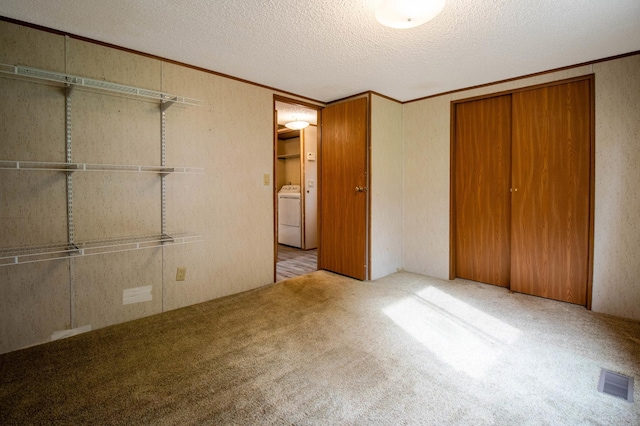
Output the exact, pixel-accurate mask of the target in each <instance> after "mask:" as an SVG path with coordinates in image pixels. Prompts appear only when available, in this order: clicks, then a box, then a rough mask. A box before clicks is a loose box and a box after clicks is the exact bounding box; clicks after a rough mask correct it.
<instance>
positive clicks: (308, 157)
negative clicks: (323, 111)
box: [274, 96, 320, 282]
mask: <svg viewBox="0 0 640 426" xmlns="http://www.w3.org/2000/svg"><path fill="white" fill-rule="evenodd" d="M274 109H275V114H274V117H275V129H276V130H275V137H274V153H275V159H274V203H275V209H274V212H275V217H274V223H275V243H276V244H275V246H276V250H275V281H276V282H278V281H282V280H285V279H288V278H292V277H295V276H299V275H304V274H308V273H310V272H313V271H316V270H317V269H318V201H319V200H318V194H319V192H318V160H319V159H318V152H319V150H318V147H319V138H320V131H319V127H318V121H319V110H320V107H319V106H314V105H309V104H304V103H300V101H295V100H293V99H287V98H283V97H279V96H276V97H275V99H274ZM294 122H296V123H295V124H292V123H294ZM296 124H297V125H296Z"/></svg>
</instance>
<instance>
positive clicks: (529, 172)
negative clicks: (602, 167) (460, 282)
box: [454, 79, 592, 305]
mask: <svg viewBox="0 0 640 426" xmlns="http://www.w3.org/2000/svg"><path fill="white" fill-rule="evenodd" d="M455 108H456V109H455V120H456V122H455V140H454V143H455V189H454V196H455V202H454V205H455V213H454V214H455V275H456V276H457V277H460V278H467V279H471V280H474V281H480V282H485V283H489V284H495V285H500V286H507V287H509V288H511V290H513V291H516V292H521V293H527V294H532V295H536V296H541V297H546V298H550V299H555V300H561V301H565V302H570V303H576V304H580V305H586V304H587V298H588V294H587V289H588V280H589V234H590V211H591V204H590V194H591V155H592V154H591V152H592V147H591V143H592V138H591V131H592V130H591V129H592V123H591V116H592V114H591V108H592V106H591V80H589V79H586V80H578V81H571V82H567V83H561V84H555V85H549V86H545V87H541V88H534V89H529V90H523V91H518V92H514V93H511V94H507V95H503V96H498V97H494V98H485V99H481V100H475V101H470V102H463V103H458V104H456V105H455ZM505 253H506V254H505Z"/></svg>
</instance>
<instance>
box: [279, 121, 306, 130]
mask: <svg viewBox="0 0 640 426" xmlns="http://www.w3.org/2000/svg"><path fill="white" fill-rule="evenodd" d="M308 125H309V123H308V122H307V121H302V120H296V119H294V121H290V122H288V123H286V124H285V125H284V127H286V128H288V129H291V130H302V129H304V128H305V127H307V126H308Z"/></svg>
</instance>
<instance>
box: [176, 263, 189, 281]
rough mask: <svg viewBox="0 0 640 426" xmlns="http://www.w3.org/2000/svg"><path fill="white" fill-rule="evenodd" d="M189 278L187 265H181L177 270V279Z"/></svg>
mask: <svg viewBox="0 0 640 426" xmlns="http://www.w3.org/2000/svg"><path fill="white" fill-rule="evenodd" d="M185 278H187V267H186V266H179V267H178V270H177V271H176V281H184V280H185Z"/></svg>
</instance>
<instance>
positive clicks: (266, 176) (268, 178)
mask: <svg viewBox="0 0 640 426" xmlns="http://www.w3.org/2000/svg"><path fill="white" fill-rule="evenodd" d="M262 182H263V183H264V186H269V185H271V175H270V174H269V173H265V174H264V176H263V177H262Z"/></svg>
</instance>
